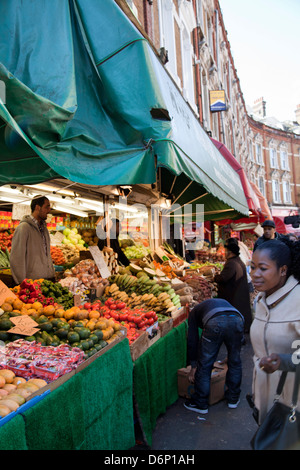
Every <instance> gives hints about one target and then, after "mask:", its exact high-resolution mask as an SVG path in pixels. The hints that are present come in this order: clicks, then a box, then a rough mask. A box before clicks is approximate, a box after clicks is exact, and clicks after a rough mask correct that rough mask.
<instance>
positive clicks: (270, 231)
mask: <svg viewBox="0 0 300 470" xmlns="http://www.w3.org/2000/svg"><path fill="white" fill-rule="evenodd" d="M261 226H262V228H263V230H264V233H263V235H262V236H261V237H259V238H258V239H257V240H256V242H255V243H254V247H253V251H255V250H256V248H257V247H258V246H260V245H261V244H262V243H264V242H267V241H268V240H279V239H280V238H281V236H280V235H279V234H278V233H277V232H276V227H275V222H274V221H273V220H265V221H264V222H263V223H262V224H261Z"/></svg>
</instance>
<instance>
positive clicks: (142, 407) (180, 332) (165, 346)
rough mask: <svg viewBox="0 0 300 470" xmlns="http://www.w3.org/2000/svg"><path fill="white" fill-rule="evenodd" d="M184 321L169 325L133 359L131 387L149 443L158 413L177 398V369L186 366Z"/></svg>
mask: <svg viewBox="0 0 300 470" xmlns="http://www.w3.org/2000/svg"><path fill="white" fill-rule="evenodd" d="M186 361H187V322H186V321H185V322H183V323H181V324H180V325H178V326H177V327H176V328H173V329H172V330H171V331H170V332H169V333H168V334H167V335H166V336H164V337H162V338H160V339H159V340H158V341H157V342H156V343H154V344H153V345H152V346H151V347H150V348H149V349H147V350H146V351H145V352H144V353H143V354H142V355H141V356H140V357H139V358H138V359H137V360H136V361H135V362H134V369H133V387H134V397H135V402H136V407H137V411H138V416H139V420H140V425H141V428H142V431H143V434H144V439H145V440H146V442H147V443H148V444H149V445H150V446H151V443H152V432H153V430H154V428H155V425H156V420H157V418H158V416H159V415H160V414H162V413H165V412H166V409H167V407H168V406H170V405H172V403H174V402H175V401H176V400H177V399H178V386H177V370H178V369H181V368H182V367H186Z"/></svg>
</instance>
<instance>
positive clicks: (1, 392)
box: [0, 388, 8, 399]
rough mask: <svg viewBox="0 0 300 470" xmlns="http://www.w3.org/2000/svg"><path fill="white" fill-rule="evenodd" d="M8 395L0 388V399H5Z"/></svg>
mask: <svg viewBox="0 0 300 470" xmlns="http://www.w3.org/2000/svg"><path fill="white" fill-rule="evenodd" d="M7 395H8V391H7V390H4V389H3V388H0V399H1V398H3V397H6V396H7Z"/></svg>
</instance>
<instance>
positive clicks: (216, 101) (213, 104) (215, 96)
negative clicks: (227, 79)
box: [209, 90, 226, 113]
mask: <svg viewBox="0 0 300 470" xmlns="http://www.w3.org/2000/svg"><path fill="white" fill-rule="evenodd" d="M209 104H210V110H211V112H212V113H213V112H216V111H226V100H225V91H224V90H212V91H210V92H209Z"/></svg>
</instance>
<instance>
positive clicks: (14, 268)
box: [10, 196, 55, 284]
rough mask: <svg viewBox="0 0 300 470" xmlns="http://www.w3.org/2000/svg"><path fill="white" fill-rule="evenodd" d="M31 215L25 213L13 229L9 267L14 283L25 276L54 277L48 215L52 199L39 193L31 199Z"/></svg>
mask: <svg viewBox="0 0 300 470" xmlns="http://www.w3.org/2000/svg"><path fill="white" fill-rule="evenodd" d="M30 207H31V215H25V216H24V217H23V218H22V220H21V221H20V224H19V225H18V227H17V228H16V230H15V232H14V236H13V238H12V246H11V252H10V269H11V273H12V276H13V279H14V281H15V283H17V284H21V282H22V281H23V280H24V279H41V278H43V279H49V280H55V269H54V266H53V261H52V258H51V252H50V235H49V231H48V229H47V224H46V219H47V216H48V214H49V213H50V211H51V207H50V202H49V199H48V198H47V197H46V196H37V197H35V198H34V199H33V200H32V201H31V206H30Z"/></svg>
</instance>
